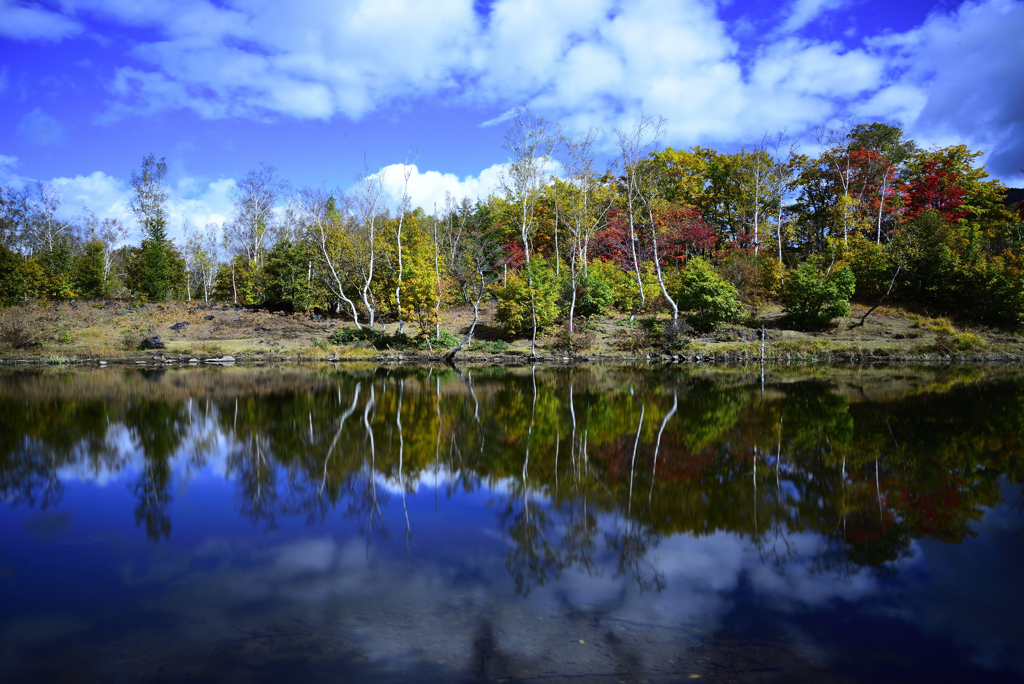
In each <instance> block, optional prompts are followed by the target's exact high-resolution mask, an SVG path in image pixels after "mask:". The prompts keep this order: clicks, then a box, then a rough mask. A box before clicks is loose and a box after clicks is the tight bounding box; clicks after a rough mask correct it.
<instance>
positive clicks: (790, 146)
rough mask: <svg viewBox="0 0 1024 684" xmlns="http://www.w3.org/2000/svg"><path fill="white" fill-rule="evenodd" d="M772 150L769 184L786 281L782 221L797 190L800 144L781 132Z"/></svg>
mask: <svg viewBox="0 0 1024 684" xmlns="http://www.w3.org/2000/svg"><path fill="white" fill-rule="evenodd" d="M771 148H772V173H771V177H770V179H769V182H770V183H771V186H772V192H773V194H774V195H775V197H776V204H775V212H776V214H775V239H776V241H777V242H778V251H779V274H780V277H781V278H783V279H785V273H786V270H785V268H784V265H783V262H782V247H783V245H784V244H785V239H784V237H783V235H782V219H783V213H784V212H785V208H786V202H787V200H789V199H790V198H791V197H792V194H793V191H794V190H795V188H796V180H797V177H798V176H799V166H800V165H799V163H798V161H799V155H798V151H799V149H800V142H799V141H798V140H796V139H795V138H791V137H789V136H788V135H786V132H785V131H781V132H779V133H778V134H777V135H776V136H775V139H774V140H773V141H772V143H771Z"/></svg>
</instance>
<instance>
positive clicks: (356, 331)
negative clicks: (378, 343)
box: [327, 326, 377, 344]
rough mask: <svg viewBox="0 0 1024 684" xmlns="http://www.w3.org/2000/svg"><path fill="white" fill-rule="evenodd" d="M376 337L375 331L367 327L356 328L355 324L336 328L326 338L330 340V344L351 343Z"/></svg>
mask: <svg viewBox="0 0 1024 684" xmlns="http://www.w3.org/2000/svg"><path fill="white" fill-rule="evenodd" d="M376 337H377V335H376V333H374V331H373V330H370V329H369V328H357V327H355V326H348V327H345V328H338V329H337V330H335V331H334V332H332V333H331V336H330V337H328V338H327V339H328V340H330V343H331V344H352V343H353V342H365V341H368V340H373V339H375V338H376Z"/></svg>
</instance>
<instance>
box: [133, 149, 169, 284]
mask: <svg viewBox="0 0 1024 684" xmlns="http://www.w3.org/2000/svg"><path fill="white" fill-rule="evenodd" d="M166 175H167V162H165V161H164V158H163V157H161V158H160V160H159V161H157V159H156V157H155V156H154V155H153V154H149V155H147V156H145V157H143V159H142V170H141V171H139V172H134V171H133V172H132V188H133V189H134V190H135V197H134V198H133V199H132V202H131V205H130V208H131V210H132V213H133V214H135V218H136V220H137V221H138V222H139V225H140V226H141V227H142V233H143V235H144V237H143V239H142V245H141V246H140V248H139V250H138V253H137V254H136V259H134V260H133V264H132V268H130V269H129V282H130V284H131V286H132V288H133V289H135V290H138V291H139V292H140V293H141V294H144V295H145V296H146V297H147V298H148V299H151V300H155V301H160V300H164V299H166V298H167V296H168V295H169V294H171V292H172V290H173V289H174V285H175V282H174V276H175V272H176V270H177V269H175V264H174V263H173V262H174V255H173V254H172V253H171V251H172V250H171V244H170V241H169V240H168V239H167V208H166V206H165V205H166V203H167V192H166V190H165V188H164V177H165V176H166Z"/></svg>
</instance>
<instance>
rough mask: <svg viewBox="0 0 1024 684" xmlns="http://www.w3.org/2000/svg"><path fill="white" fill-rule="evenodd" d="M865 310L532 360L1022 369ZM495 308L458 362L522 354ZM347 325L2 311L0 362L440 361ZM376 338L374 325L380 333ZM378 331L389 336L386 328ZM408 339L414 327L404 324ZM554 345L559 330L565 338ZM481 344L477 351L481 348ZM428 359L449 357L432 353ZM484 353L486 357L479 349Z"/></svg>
mask: <svg viewBox="0 0 1024 684" xmlns="http://www.w3.org/2000/svg"><path fill="white" fill-rule="evenodd" d="M866 311H867V307H864V306H858V305H856V304H855V305H853V306H852V312H851V316H849V317H847V318H844V319H840V320H837V321H835V322H834V323H833V325H832V326H830V327H828V328H827V329H823V330H817V331H805V330H794V329H792V328H791V327H788V326H787V325H786V319H785V317H784V316H783V314H782V312H781V310H779V309H778V308H777V307H775V308H771V307H769V308H765V309H762V310H760V311H757V312H756V314H755V315H754V316H751V317H750V318H749V319H748V322H747V323H746V324H742V325H740V324H736V325H727V326H724V327H722V328H720V329H719V330H717V331H715V332H714V333H713V334H711V335H707V336H699V335H695V334H692V333H691V334H688V335H686V336H685V339H682V340H680V341H679V342H677V343H676V344H675V345H674V346H672V347H665V346H664V345H663V344H662V342H661V341H660V340H659V338H657V337H656V336H655V335H653V334H652V333H651V332H650V331H652V330H654V329H656V328H657V327H659V326H660V325H661V324H663V323H664V322H665V321H667V320H668V318H667V316H665V315H664V314H662V315H660V316H655V317H652V316H644V315H642V316H640V317H639V319H638V321H635V322H632V323H631V322H630V321H629V320H628V318H626V317H622V316H616V317H595V318H593V319H591V320H590V321H587V322H586V330H587V333H586V334H585V338H586V339H587V342H586V343H585V344H584V345H583V347H582V348H578V349H575V350H572V351H568V350H566V349H565V348H564V345H559V334H558V329H557V328H555V329H553V330H551V331H548V332H547V333H546V334H544V335H542V336H540V337H539V338H538V341H537V351H538V355H540V356H543V357H547V358H549V359H557V360H563V359H565V358H567V357H574V358H580V357H583V358H585V359H589V360H602V359H608V360H620V361H628V360H630V359H634V360H635V359H647V358H651V357H666V358H667V359H669V360H673V357H675V358H674V360H676V361H679V360H698V361H722V360H725V361H728V360H743V359H749V358H751V357H759V355H760V347H761V342H760V338H761V326H762V325H763V326H764V329H765V333H766V337H767V339H766V344H765V355H766V357H768V358H770V359H775V360H785V361H794V360H796V361H810V362H816V361H817V362H822V361H824V362H829V361H837V360H838V361H853V360H881V361H884V360H893V361H898V360H909V361H913V360H930V361H934V360H943V359H965V360H987V361H1013V362H1019V361H1021V360H1024V335H1022V334H1021V332H1020V331H1000V330H991V329H984V328H968V327H964V326H960V325H956V324H954V323H951V322H950V321H949V320H947V319H944V318H932V317H928V316H926V315H923V314H917V313H914V312H910V311H905V310H903V309H900V308H896V307H891V308H890V307H882V308H879V309H877V310H875V311H874V312H873V313H871V315H870V316H869V317H868V318H867V319H866V321H865V322H864V325H859V324H858V323H859V321H860V319H861V317H862V316H863V314H864V313H865V312H866ZM494 313H495V311H494V305H493V304H490V305H488V306H485V307H484V308H483V309H482V311H481V319H480V322H479V323H478V325H477V328H476V332H475V335H474V343H478V342H483V343H487V342H494V341H497V340H505V341H506V342H508V347H507V349H502V350H500V351H499V352H498V353H497V354H494V353H482V350H481V349H474V347H473V345H472V344H471V345H470V346H469V348H468V349H466V350H465V351H464V352H463V354H462V357H463V358H468V359H476V360H484V361H487V360H491V361H496V362H502V359H505V358H508V357H523V356H525V355H529V353H530V339H529V337H528V336H526V337H524V336H519V337H516V338H513V339H511V340H509V338H508V336H507V334H506V333H505V331H504V330H503V329H502V328H501V326H500V325H499V324H497V323H496V322H495V321H494ZM472 318H473V311H472V309H471V308H469V307H466V308H461V309H454V310H451V311H449V312H447V313H446V314H445V316H444V319H443V320H442V328H443V329H445V330H450V331H452V332H455V333H457V334H459V335H461V334H464V333H465V331H466V330H468V328H469V324H470V323H471V322H472ZM351 325H352V322H351V320H349V319H346V318H324V317H321V316H317V315H310V314H307V313H287V312H268V311H263V310H248V309H245V308H242V307H235V306H231V305H225V304H209V305H207V304H201V303H194V302H193V303H188V302H173V303H167V304H147V305H144V306H141V307H136V306H134V305H132V304H130V303H128V302H118V301H95V302H59V303H58V302H55V303H51V304H28V305H25V306H22V307H14V308H11V309H6V310H2V311H0V359H2V360H3V361H4V362H7V363H14V362H19V361H25V362H35V363H44V362H48V363H73V362H88V361H94V360H99V359H105V360H108V361H112V362H118V361H121V362H131V361H134V360H137V359H146V358H150V357H152V356H154V355H158V356H163V357H169V358H171V359H181V360H187V359H198V360H204V359H209V358H219V357H223V356H225V355H230V356H232V357H233V358H234V359H235V360H236V361H238V362H252V363H260V362H278V361H291V360H334V359H337V360H343V359H364V360H369V359H374V358H376V359H378V360H381V359H388V358H392V359H397V358H398V357H399V356H400V357H401V360H403V361H409V360H417V359H419V360H430V359H431V358H432V357H437V356H439V355H440V354H439V353H435V354H430V353H428V352H416V351H412V352H410V351H408V350H406V351H399V350H389V349H385V350H383V351H380V350H376V349H374V348H373V347H372V346H371V345H370V344H369V343H367V342H357V343H354V344H349V345H332V344H331V343H330V342H329V340H328V338H329V336H330V334H331V333H332V332H333V331H334V330H337V329H338V328H339V327H343V326H351ZM378 329H379V328H378ZM386 330H387V332H388V333H393V332H395V331H396V330H397V324H396V323H395V322H393V321H389V322H387V323H386ZM406 332H407V333H410V334H414V333H416V332H417V328H416V326H415V325H413V324H409V323H406ZM153 335H159V336H160V338H161V341H163V342H164V343H165V344H166V349H164V350H161V351H153V350H150V351H143V350H140V349H139V342H141V341H142V340H143V339H145V338H147V337H151V336H153ZM563 337H564V333H563ZM488 347H489V345H487V344H484V345H483V349H488ZM434 351H435V352H443V351H447V350H440V349H435V350H434ZM489 351H491V352H494V351H495V350H493V349H491V350H489Z"/></svg>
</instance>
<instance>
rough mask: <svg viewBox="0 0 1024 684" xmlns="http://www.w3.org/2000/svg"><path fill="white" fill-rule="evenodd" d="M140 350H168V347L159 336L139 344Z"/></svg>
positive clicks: (148, 338)
mask: <svg viewBox="0 0 1024 684" xmlns="http://www.w3.org/2000/svg"><path fill="white" fill-rule="evenodd" d="M139 349H167V345H166V344H164V343H163V342H162V341H161V340H160V336H159V335H153V336H152V337H147V338H146V339H144V340H142V342H140V343H139Z"/></svg>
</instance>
